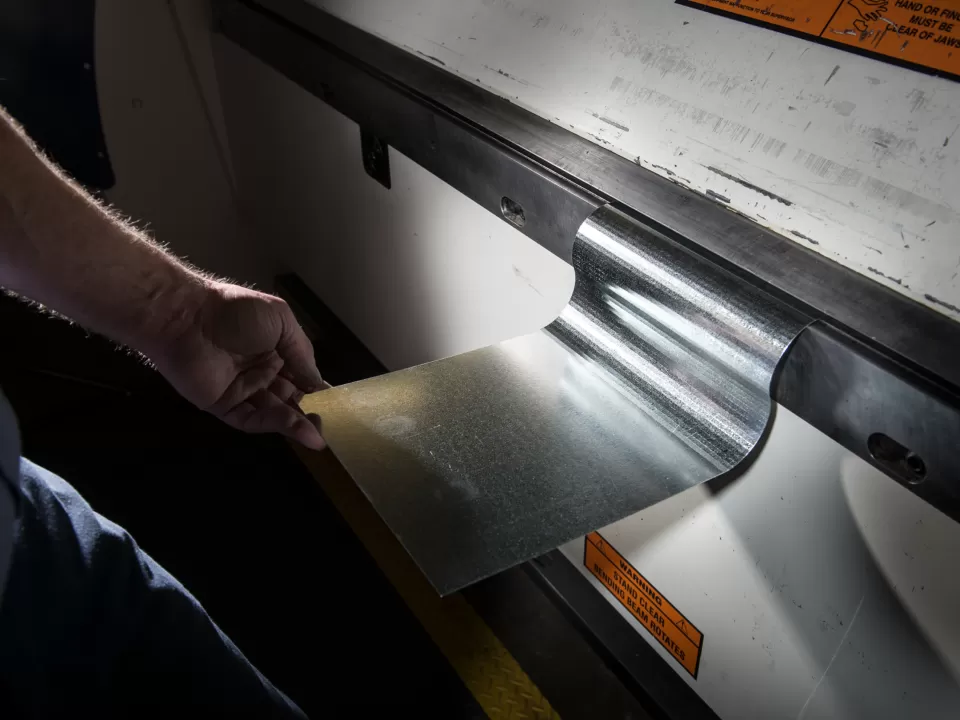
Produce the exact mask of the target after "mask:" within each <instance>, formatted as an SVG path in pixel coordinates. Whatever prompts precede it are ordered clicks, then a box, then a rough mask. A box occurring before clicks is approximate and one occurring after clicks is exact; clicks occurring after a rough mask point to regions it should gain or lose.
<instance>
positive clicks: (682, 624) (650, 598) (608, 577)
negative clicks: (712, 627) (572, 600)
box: [583, 532, 703, 678]
mask: <svg viewBox="0 0 960 720" xmlns="http://www.w3.org/2000/svg"><path fill="white" fill-rule="evenodd" d="M583 564H584V566H585V567H586V568H587V569H588V570H589V571H590V572H591V573H593V575H594V577H596V578H597V580H599V581H600V582H601V584H602V585H603V586H604V587H605V588H606V589H607V590H609V591H610V594H611V595H613V596H614V597H615V598H616V599H617V600H619V601H620V604H621V605H623V606H624V607H625V608H626V609H627V610H629V611H630V614H631V615H633V617H634V618H636V619H637V620H638V621H639V622H640V624H641V625H643V627H644V628H646V629H647V631H648V632H649V633H650V634H651V635H653V637H654V638H655V639H656V640H657V642H659V643H660V644H661V645H663V647H664V648H666V650H667V651H668V652H669V653H670V654H671V655H672V656H673V657H674V658H675V659H676V660H677V662H679V663H680V664H681V665H682V666H683V668H684V669H685V670H686V671H687V672H688V673H690V674H691V675H692V676H693V677H694V678H696V677H697V672H698V671H699V669H700V652H701V650H702V649H703V633H701V632H700V631H699V630H697V628H696V626H694V624H693V623H691V622H690V621H689V620H687V618H686V617H684V615H683V613H681V612H680V611H679V610H677V608H676V607H674V606H673V604H672V603H670V602H669V601H668V600H667V599H666V598H665V597H663V595H662V594H661V593H660V592H659V591H658V590H657V589H656V588H655V587H654V586H653V585H651V584H650V583H649V582H647V579H646V578H645V577H644V576H643V575H641V574H640V573H639V572H637V569H636V568H635V567H633V565H631V564H630V563H628V562H627V561H626V560H625V559H624V558H623V556H622V555H621V554H620V553H618V552H617V551H616V550H614V548H613V547H612V546H611V545H610V543H608V542H607V541H606V540H604V539H603V537H601V535H600V533H595V532H593V533H590V534H589V535H587V538H586V542H585V543H584V548H583Z"/></svg>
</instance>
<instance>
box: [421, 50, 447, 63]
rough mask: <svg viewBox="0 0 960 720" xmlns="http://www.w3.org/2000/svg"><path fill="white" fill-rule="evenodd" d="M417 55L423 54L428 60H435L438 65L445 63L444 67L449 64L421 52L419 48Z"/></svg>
mask: <svg viewBox="0 0 960 720" xmlns="http://www.w3.org/2000/svg"><path fill="white" fill-rule="evenodd" d="M417 55H423V57H425V58H426V59H427V60H433V61H434V62H435V63H437V64H438V65H443V66H444V67H446V66H447V64H446V63H445V62H444V61H443V60H441V59H440V58H438V57H434V56H433V55H427V54H426V53H425V52H420V51H419V50H417Z"/></svg>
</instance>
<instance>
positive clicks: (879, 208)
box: [313, 0, 960, 318]
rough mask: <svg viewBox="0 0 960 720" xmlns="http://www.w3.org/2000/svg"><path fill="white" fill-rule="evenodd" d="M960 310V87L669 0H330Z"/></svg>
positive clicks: (676, 177)
mask: <svg viewBox="0 0 960 720" xmlns="http://www.w3.org/2000/svg"><path fill="white" fill-rule="evenodd" d="M313 1H314V2H315V3H316V4H317V5H320V6H322V7H324V8H326V9H328V10H330V11H332V12H334V13H335V14H336V15H338V16H340V17H342V18H344V19H346V20H348V21H349V22H351V23H353V24H355V25H357V26H358V27H361V28H364V29H366V30H368V31H371V32H374V33H376V34H378V35H380V36H382V37H384V38H386V39H387V40H389V41H391V42H392V43H394V44H396V45H398V46H401V47H405V48H407V49H410V50H412V51H415V52H419V53H420V54H421V55H423V56H426V57H428V58H429V59H430V60H431V61H432V62H435V63H438V64H442V65H443V66H444V67H446V69H448V70H451V71H453V72H455V73H458V74H460V75H462V76H463V77H465V78H467V79H469V80H471V81H472V82H475V83H479V84H480V85H483V86H485V87H488V88H490V89H492V90H493V91H495V92H497V93H499V94H501V95H503V96H506V97H509V98H511V99H512V100H514V101H515V102H518V103H519V104H521V105H523V106H524V107H527V108H528V109H530V110H532V111H534V112H536V113H538V114H540V115H541V116H543V117H546V118H548V119H551V120H553V121H555V122H558V123H560V124H562V125H565V126H568V127H570V128H571V129H573V130H574V131H575V132H577V133H579V134H580V135H583V136H584V137H588V138H592V139H593V140H594V141H596V142H600V143H603V144H604V145H606V146H608V147H609V148H611V149H612V150H615V151H616V152H618V153H620V154H621V155H624V156H625V157H628V158H631V159H636V161H637V162H639V163H640V164H642V165H643V166H645V167H647V168H649V169H652V170H654V171H655V172H658V173H660V174H661V175H665V176H667V177H669V178H670V179H671V180H673V181H675V182H677V183H680V184H683V185H686V186H688V187H690V188H693V189H694V190H697V191H699V192H702V193H710V194H711V195H712V196H713V197H715V198H716V199H717V200H718V202H724V203H728V204H729V205H730V206H731V207H733V208H735V209H736V210H738V211H739V212H741V213H743V214H745V215H747V216H748V217H751V218H753V219H755V220H757V221H758V222H760V223H762V224H764V225H766V226H768V227H770V228H772V229H774V230H776V231H778V232H780V233H782V234H784V235H785V236H786V237H788V238H790V239H792V240H795V241H797V242H798V243H801V244H805V245H806V246H807V247H811V248H813V249H814V250H816V251H817V252H820V253H822V254H824V255H826V256H827V257H830V258H832V259H834V260H837V261H839V262H841V263H843V264H844V265H847V266H849V267H851V268H854V269H856V270H858V271H860V272H863V273H865V274H867V275H868V276H869V277H872V278H873V279H876V280H878V281H880V282H883V283H885V284H886V285H889V286H890V287H892V288H893V289H895V290H898V291H900V292H902V293H904V294H906V295H908V296H910V297H913V298H915V299H917V300H919V301H920V302H923V303H925V304H927V305H929V306H931V307H933V308H935V309H937V310H939V311H940V312H942V313H944V314H946V315H948V316H951V317H954V318H960V281H958V272H960V239H958V216H957V213H958V207H960V191H958V188H960V167H958V158H960V136H956V137H954V135H955V133H956V132H957V129H958V127H960V84H958V83H955V82H952V81H949V80H943V79H938V78H934V77H930V76H927V75H923V74H920V73H917V72H914V71H911V70H906V69H903V68H898V67H894V66H892V65H887V64H885V63H883V62H881V61H879V60H874V59H870V58H864V57H859V56H857V55H853V54H851V53H848V52H844V51H841V50H836V49H833V48H828V47H824V46H821V45H817V44H815V43H812V42H810V41H807V40H801V39H798V38H793V37H790V36H787V35H783V34H780V33H776V32H773V31H771V30H766V29H763V28H758V27H753V26H750V25H746V24H744V23H742V22H738V21H735V20H732V19H728V18H722V17H718V16H715V15H710V14H707V13H704V12H702V11H698V10H695V9H691V8H687V7H682V6H679V5H676V4H674V3H673V2H671V1H670V0H460V1H459V2H456V3H451V2H447V0H365V1H364V2H362V3H357V2H353V1H352V0H313Z"/></svg>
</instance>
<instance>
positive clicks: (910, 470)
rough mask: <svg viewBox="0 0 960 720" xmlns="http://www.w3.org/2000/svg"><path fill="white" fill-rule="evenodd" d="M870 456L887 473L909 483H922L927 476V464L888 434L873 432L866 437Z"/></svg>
mask: <svg viewBox="0 0 960 720" xmlns="http://www.w3.org/2000/svg"><path fill="white" fill-rule="evenodd" d="M867 449H868V450H869V451H870V456H871V457H872V458H873V459H874V460H876V461H877V462H878V463H879V464H880V465H882V466H884V467H885V468H886V470H887V472H888V473H891V474H892V475H893V476H894V477H896V478H898V479H900V480H902V481H903V482H907V483H910V484H911V485H918V484H919V483H922V482H923V481H924V480H925V479H926V477H927V464H926V463H925V462H924V461H923V458H921V457H920V456H919V455H917V454H916V453H915V452H914V451H913V450H910V449H909V448H906V447H904V446H903V445H901V444H900V443H898V442H897V441H896V440H894V439H893V438H892V437H890V436H889V435H884V434H883V433H873V434H872V435H871V436H870V437H869V438H867Z"/></svg>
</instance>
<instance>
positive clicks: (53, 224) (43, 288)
mask: <svg viewBox="0 0 960 720" xmlns="http://www.w3.org/2000/svg"><path fill="white" fill-rule="evenodd" d="M0 286H2V287H4V288H7V289H9V290H12V291H14V292H16V293H19V294H22V295H24V296H26V297H28V298H30V299H32V300H36V301H37V302H40V303H42V304H44V305H46V306H48V307H50V308H51V309H53V310H56V311H57V312H60V313H62V314H63V315H66V316H67V317H69V318H71V319H73V320H75V321H77V322H78V323H80V324H81V325H84V326H85V327H88V328H90V329H92V330H95V331H97V332H100V333H103V334H105V335H107V336H109V337H111V338H113V339H114V340H116V341H118V342H121V343H124V344H127V345H131V346H133V347H136V348H138V349H140V350H143V351H144V352H146V353H147V354H150V352H151V349H152V348H150V347H149V345H150V344H152V343H155V342H163V341H164V339H167V338H171V337H174V336H176V334H177V333H178V332H179V329H180V327H181V326H186V325H187V324H189V323H190V322H191V319H192V318H191V317H190V315H191V314H192V313H193V312H195V310H196V308H197V307H198V305H199V303H201V302H202V295H203V293H204V288H205V280H204V278H203V277H202V276H201V275H199V274H197V273H194V272H193V271H191V270H190V269H189V268H187V267H186V266H184V265H183V264H181V263H180V262H178V261H177V260H176V259H175V258H174V257H172V256H171V255H169V254H168V253H166V252H165V251H164V250H163V249H162V248H160V247H158V246H157V245H155V244H154V243H153V242H151V241H150V240H149V239H148V238H147V237H146V236H145V235H144V234H143V233H142V232H140V231H138V230H137V229H136V228H134V227H132V226H131V225H129V224H128V223H126V222H123V221H122V220H120V219H119V218H116V217H115V216H113V215H112V214H111V213H110V212H108V211H107V210H106V209H105V208H104V207H102V206H101V205H99V204H98V203H97V202H96V201H95V200H93V199H92V198H91V197H90V196H89V195H88V194H87V193H85V192H84V191H83V190H82V189H81V188H80V187H79V186H78V185H77V184H76V183H74V182H73V181H71V180H69V179H68V178H66V176H64V174H63V173H62V172H60V171H59V170H58V169H57V168H55V167H54V166H53V165H52V164H51V163H49V162H48V161H46V160H45V159H44V158H42V156H41V155H40V154H39V153H38V152H37V151H36V150H35V149H34V147H33V145H32V143H31V142H30V141H29V140H28V139H27V138H26V136H25V135H24V134H23V132H22V131H21V130H20V129H19V127H18V126H17V125H16V123H14V122H13V121H12V120H11V119H10V118H9V117H8V116H7V115H6V113H5V112H3V110H2V108H0ZM145 345H147V347H145Z"/></svg>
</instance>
